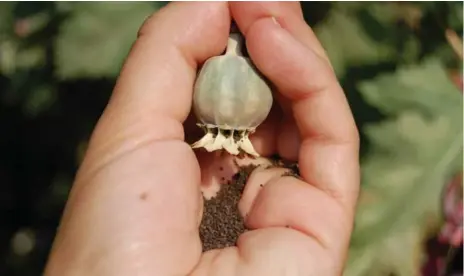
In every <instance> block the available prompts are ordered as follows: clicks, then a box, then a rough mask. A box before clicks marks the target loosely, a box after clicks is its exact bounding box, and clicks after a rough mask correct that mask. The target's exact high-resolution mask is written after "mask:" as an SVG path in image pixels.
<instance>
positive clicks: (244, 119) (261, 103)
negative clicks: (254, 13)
mask: <svg viewBox="0 0 464 276" xmlns="http://www.w3.org/2000/svg"><path fill="white" fill-rule="evenodd" d="M243 39H244V38H243V36H242V35H241V34H240V33H231V34H230V36H229V40H228V43H227V49H226V52H225V54H224V55H221V56H216V57H212V58H210V59H208V60H207V61H206V62H205V64H204V65H203V67H202V68H201V70H200V72H199V74H198V77H197V80H196V83H195V87H194V95H193V109H194V112H195V114H196V116H197V118H198V120H199V121H200V122H201V123H200V124H198V125H199V126H200V127H202V128H204V130H205V132H206V134H205V136H204V137H203V138H202V139H200V140H199V141H198V142H196V143H194V144H193V145H192V147H194V148H200V147H204V148H205V149H206V150H208V151H210V152H211V151H215V150H220V149H225V150H226V151H228V152H229V153H230V154H234V155H236V154H239V149H241V150H243V151H245V152H247V153H249V154H251V155H254V156H259V155H258V153H257V152H256V151H255V150H254V148H253V146H252V144H251V142H250V140H249V138H248V135H249V134H251V133H253V132H254V131H255V129H256V127H258V126H259V125H260V124H261V123H262V122H263V121H264V120H265V119H266V117H267V115H268V114H269V111H270V110H271V106H272V101H273V99H272V91H271V88H270V86H269V83H268V82H267V81H266V80H265V79H264V77H263V76H262V75H261V74H260V73H259V72H258V70H257V69H256V67H255V66H254V65H253V63H252V62H251V60H250V59H249V58H247V57H245V56H244V55H243V52H242V47H243V46H244V42H243Z"/></svg>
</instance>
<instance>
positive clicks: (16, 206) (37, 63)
mask: <svg viewBox="0 0 464 276" xmlns="http://www.w3.org/2000/svg"><path fill="white" fill-rule="evenodd" d="M165 4H166V2H131V3H129V2H125V3H124V2H2V3H0V275H2V276H3V275H8V276H10V275H11V276H23V275H40V274H41V272H42V270H43V267H44V263H45V261H46V258H47V255H48V252H49V249H50V245H51V242H52V240H53V237H54V234H55V230H56V227H57V225H58V221H59V219H60V215H61V212H62V210H63V206H64V203H65V200H66V197H67V193H68V191H69V189H70V185H71V184H72V180H73V177H74V173H75V172H76V169H77V167H78V166H79V163H80V161H81V159H82V156H83V153H84V151H85V148H86V143H87V140H88V138H89V135H90V133H91V131H92V129H93V127H94V125H95V123H96V121H97V119H98V117H99V116H100V114H101V112H102V110H103V108H104V106H105V104H106V102H107V100H108V97H109V95H110V93H111V90H112V87H113V85H114V81H115V78H116V77H117V74H118V71H119V70H120V67H121V65H122V62H123V60H124V58H125V56H126V54H127V53H128V50H129V48H130V47H131V44H132V42H133V41H134V39H135V37H136V33H137V29H138V27H139V26H140V25H141V24H142V22H143V21H144V20H145V18H146V17H147V16H148V15H149V14H151V13H153V12H155V11H156V10H157V9H159V8H160V7H162V6H163V5H165ZM302 6H303V10H304V13H305V18H306V20H307V21H308V23H309V24H310V25H311V26H312V27H313V28H314V29H315V32H316V33H317V35H318V36H319V38H320V39H321V41H322V43H323V45H324V46H325V47H326V49H327V52H328V54H329V57H330V59H331V61H332V63H333V65H334V68H335V70H336V72H337V75H338V77H339V79H340V82H341V84H342V85H343V87H344V89H345V92H346V94H347V96H348V98H349V101H350V104H351V107H352V109H353V112H354V115H355V117H356V121H357V124H358V126H359V129H360V131H361V135H362V147H361V158H362V177H363V179H362V193H361V197H360V203H359V210H358V214H357V218H356V226H355V232H354V234H353V238H352V243H351V249H350V256H349V260H348V266H347V269H346V273H345V274H346V276H413V275H427V276H429V275H430V276H432V275H444V274H439V273H442V272H443V273H444V271H445V270H447V271H448V272H447V273H451V271H452V270H455V271H459V270H461V271H462V262H460V261H459V260H462V232H461V234H459V231H462V166H463V164H462V160H463V158H462V157H463V156H462V146H463V143H462V141H463V129H462V128H463V121H462V93H461V91H462V18H463V4H462V2H350V3H348V2H304V3H302ZM456 226H460V227H461V228H460V229H461V230H460V229H459V227H456ZM452 233H457V237H458V238H459V237H460V238H461V239H456V238H453V235H452ZM455 236H456V235H455ZM453 260H454V261H453ZM456 260H457V261H456ZM421 273H423V274H421ZM449 275H451V274H449ZM459 275H462V273H461V274H459Z"/></svg>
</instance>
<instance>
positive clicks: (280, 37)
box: [230, 3, 359, 210]
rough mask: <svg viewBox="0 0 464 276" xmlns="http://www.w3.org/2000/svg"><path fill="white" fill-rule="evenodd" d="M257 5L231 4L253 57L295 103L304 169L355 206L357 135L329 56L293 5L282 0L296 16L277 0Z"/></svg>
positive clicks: (321, 185) (305, 175)
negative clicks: (283, 7) (285, 9)
mask: <svg viewBox="0 0 464 276" xmlns="http://www.w3.org/2000/svg"><path fill="white" fill-rule="evenodd" d="M254 5H255V7H254V8H248V7H245V5H241V4H239V3H231V4H230V7H231V11H232V15H233V17H234V18H236V22H237V25H238V26H239V28H240V29H241V31H242V32H243V33H244V34H245V36H246V40H247V49H248V52H249V54H250V56H251V59H252V60H253V62H254V63H255V64H256V66H257V67H258V69H259V70H260V71H261V72H263V74H264V75H266V76H267V77H268V78H269V79H270V80H271V81H272V82H273V83H274V84H275V85H276V87H277V89H278V90H279V92H280V93H281V94H282V95H283V96H284V97H285V98H287V99H289V100H290V102H291V107H292V108H291V109H292V113H293V117H294V119H295V121H296V124H297V126H298V129H299V132H300V136H301V147H300V151H299V160H298V161H299V166H300V173H301V175H302V177H303V179H304V180H305V181H306V182H308V183H310V184H312V185H314V186H316V187H318V188H320V189H322V190H324V191H326V192H327V193H329V194H330V195H331V196H332V197H334V198H336V199H337V201H338V202H340V203H341V204H342V205H343V206H344V207H345V208H348V209H349V210H352V209H354V206H355V202H356V199H357V195H358V189H359V160H358V149H359V136H358V132H357V128H356V125H355V122H354V119H353V116H352V113H351V110H350V107H349V105H348V102H347V99H346V97H345V95H344V93H343V90H342V88H341V87H340V85H339V83H338V81H337V78H336V76H335V74H334V72H333V70H332V67H331V65H330V63H329V61H328V58H327V56H326V55H325V53H324V51H323V49H322V47H321V46H320V44H319V42H318V41H317V39H315V36H314V34H313V33H312V31H311V30H310V28H309V26H307V25H306V24H305V23H304V20H303V18H302V16H301V13H299V12H298V11H297V10H298V9H299V7H297V6H296V5H295V4H293V3H292V4H290V3H281V4H279V5H281V6H284V5H287V10H288V9H292V10H295V12H294V14H293V15H292V16H288V14H290V13H291V12H287V16H283V15H282V12H281V11H282V7H275V6H276V5H277V4H274V5H271V4H268V5H261V4H257V3H254ZM290 5H293V6H290ZM256 6H257V7H256ZM273 8H274V9H273ZM289 18H292V19H289ZM241 19H243V20H241ZM280 22H282V23H283V24H280ZM305 29H306V30H305Z"/></svg>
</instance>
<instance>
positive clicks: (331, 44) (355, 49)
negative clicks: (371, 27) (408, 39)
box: [315, 3, 395, 76]
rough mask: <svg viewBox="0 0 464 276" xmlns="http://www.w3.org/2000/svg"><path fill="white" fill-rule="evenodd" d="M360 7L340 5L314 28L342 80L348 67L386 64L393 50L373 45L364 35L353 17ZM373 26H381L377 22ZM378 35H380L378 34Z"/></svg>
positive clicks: (365, 33)
mask: <svg viewBox="0 0 464 276" xmlns="http://www.w3.org/2000/svg"><path fill="white" fill-rule="evenodd" d="M364 5H366V4H363V5H357V4H356V3H348V4H345V3H343V4H342V3H340V4H339V5H336V6H335V8H333V9H332V10H331V11H330V13H329V15H328V17H327V18H326V19H325V20H324V21H323V22H321V23H320V24H318V25H317V26H316V28H315V33H316V34H317V36H318V38H319V40H320V41H321V43H322V45H323V46H324V48H325V50H326V51H327V54H328V56H329V58H330V61H331V63H332V65H333V67H334V69H335V71H336V73H337V75H338V76H343V75H344V73H345V70H346V69H347V67H349V66H355V65H366V64H374V63H378V62H381V61H388V60H389V59H390V58H391V57H392V56H394V54H395V49H394V48H392V47H391V46H389V45H386V44H385V43H381V42H379V41H376V40H375V39H373V38H372V37H371V36H370V35H369V34H368V33H367V32H366V30H365V28H364V26H363V22H362V21H361V20H360V17H358V16H356V14H357V13H358V12H359V11H360V10H361V9H363V8H365V6H364ZM385 11H388V8H387V9H385V8H384V12H385ZM375 23H377V26H382V23H381V22H375ZM378 31H379V32H380V35H382V34H381V33H382V30H378Z"/></svg>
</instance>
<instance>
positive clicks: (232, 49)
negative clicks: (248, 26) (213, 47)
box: [225, 33, 244, 56]
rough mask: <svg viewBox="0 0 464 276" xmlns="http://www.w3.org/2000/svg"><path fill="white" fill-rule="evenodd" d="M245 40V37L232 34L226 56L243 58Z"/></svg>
mask: <svg viewBox="0 0 464 276" xmlns="http://www.w3.org/2000/svg"><path fill="white" fill-rule="evenodd" d="M243 40H244V37H243V35H242V34H240V33H231V34H230V35H229V40H228V41H227V50H226V53H225V54H226V55H235V56H243V51H242V50H243V49H242V48H243Z"/></svg>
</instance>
